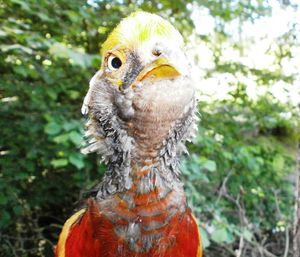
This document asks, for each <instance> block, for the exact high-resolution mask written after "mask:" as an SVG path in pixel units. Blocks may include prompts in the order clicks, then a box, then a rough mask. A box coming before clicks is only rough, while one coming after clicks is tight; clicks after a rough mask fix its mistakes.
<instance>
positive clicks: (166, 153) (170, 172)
mask: <svg viewBox="0 0 300 257" xmlns="http://www.w3.org/2000/svg"><path fill="white" fill-rule="evenodd" d="M170 116H171V115H170V114H169V117H170ZM103 117H104V115H103V114H102V121H101V122H102V127H103V130H104V131H106V133H107V137H111V140H108V141H109V142H111V145H109V146H107V148H108V150H109V151H110V154H109V155H107V159H106V160H107V164H108V170H107V172H106V174H105V176H104V178H103V180H102V182H101V183H100V185H99V187H98V192H97V198H99V199H106V198H107V197H109V196H111V195H113V194H115V193H122V192H126V191H131V192H135V193H138V194H147V193H151V192H154V191H160V192H161V194H162V195H164V194H166V193H167V192H169V191H172V190H175V191H182V190H183V189H182V183H181V181H180V171H179V167H178V166H179V157H180V155H181V153H182V152H183V151H185V146H184V142H185V141H186V140H188V139H189V138H190V137H192V136H193V133H194V130H195V127H196V126H195V121H196V115H195V103H192V104H191V106H190V108H187V110H186V112H185V113H184V115H182V117H181V118H179V119H171V118H170V119H168V120H163V119H161V120H159V119H157V118H156V122H153V119H154V118H153V117H151V113H150V114H149V113H142V114H140V115H136V116H135V118H134V119H131V120H130V121H123V120H121V119H120V118H118V117H109V116H107V119H104V118H103ZM162 117H166V116H165V115H162Z"/></svg>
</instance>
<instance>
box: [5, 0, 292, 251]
mask: <svg viewBox="0 0 300 257" xmlns="http://www.w3.org/2000/svg"><path fill="white" fill-rule="evenodd" d="M89 3H90V4H88V3H87V2H86V1H83V0H77V1H68V0H56V1H46V0H40V1H35V0H28V1H22V0H7V1H4V2H3V1H2V2H0V24H1V26H0V56H1V58H0V70H1V77H0V116H1V119H0V127H1V132H0V133H1V136H0V169H1V172H0V191H1V194H0V208H1V212H0V256H6V257H8V256H22V257H27V256H53V253H52V250H53V246H54V245H55V243H56V240H57V236H58V234H59V231H60V229H61V225H62V224H63V222H64V220H65V219H66V217H67V216H69V215H70V214H71V213H72V211H73V209H74V208H75V207H76V206H78V202H77V201H78V199H81V198H83V196H84V195H85V192H86V191H87V190H89V189H90V188H92V187H93V185H95V183H96V182H97V181H98V180H99V179H100V178H101V176H102V175H103V172H104V170H105V167H104V166H102V165H100V164H99V162H98V161H97V160H96V156H83V155H82V154H81V153H80V151H79V148H80V145H81V143H82V132H83V124H84V120H83V119H82V117H81V114H80V106H81V103H82V99H83V96H84V94H85V93H86V91H87V85H88V81H89V79H90V78H91V76H92V75H93V74H94V72H95V71H96V70H97V69H98V67H99V66H100V62H101V58H100V56H99V48H100V45H101V43H102V42H103V41H104V39H105V38H106V36H107V34H108V33H109V31H110V30H111V29H112V27H114V26H115V24H116V23H117V22H118V21H119V20H120V18H121V17H124V16H126V15H128V14H129V13H130V12H132V11H134V10H137V9H143V10H145V11H151V12H156V13H159V14H161V15H162V16H164V17H166V18H170V19H171V21H172V22H174V23H175V25H176V26H177V27H178V28H179V29H180V30H181V31H182V32H183V34H184V35H185V36H187V35H189V34H190V33H191V32H192V30H193V23H192V20H191V19H190V18H189V17H190V13H191V10H192V4H193V5H202V6H206V7H207V8H208V9H209V11H210V13H211V15H212V16H213V17H214V18H215V20H216V21H217V24H218V26H217V28H216V33H217V35H218V37H219V38H220V39H221V40H220V42H219V43H218V44H217V45H214V44H211V48H212V49H214V53H215V64H216V68H215V69H214V70H213V71H209V72H207V74H206V76H207V77H210V76H211V74H212V73H214V72H228V73H232V74H235V73H237V72H239V73H242V74H254V75H255V76H257V78H258V79H257V83H258V84H260V85H262V86H268V85H270V84H272V83H273V82H274V80H284V81H287V82H292V81H293V77H292V76H284V75H283V74H282V73H281V72H280V70H278V71H272V72H270V71H268V70H255V69H251V68H249V67H246V66H244V65H241V64H239V63H234V62H232V63H224V62H222V58H220V55H218V53H220V52H221V49H222V47H221V46H222V40H223V41H226V40H227V38H228V37H230V35H227V34H226V33H225V31H224V26H223V25H224V24H226V22H229V21H231V20H234V19H235V18H240V19H241V20H253V19H255V18H257V17H258V16H262V15H268V14H269V13H270V6H269V5H268V4H265V1H261V0H257V1H251V4H250V2H249V1H222V0H218V1H208V0H197V1H192V0H189V1H171V0H163V1H160V2H159V3H158V2H157V1H119V0H116V1H89ZM201 39H202V40H204V41H207V42H209V39H208V38H206V37H201ZM284 42H286V41H284ZM282 47H284V46H282ZM283 50H284V49H283ZM281 53H282V55H280V56H279V57H278V58H279V59H280V58H283V56H287V55H289V53H288V52H286V51H285V52H284V51H283V52H282V51H281ZM231 94H232V98H231V100H224V101H216V102H213V103H206V102H202V103H201V104H200V107H199V110H200V113H201V118H202V120H201V123H200V124H199V133H198V135H197V138H196V142H195V144H194V145H190V153H191V156H190V157H189V158H187V159H185V160H183V164H182V171H183V175H184V179H185V180H186V181H185V182H186V191H187V194H188V197H189V200H190V204H191V206H192V207H193V209H194V211H195V213H196V216H197V218H199V219H200V220H201V231H202V238H203V244H204V246H205V247H208V248H207V256H209V254H210V253H211V254H215V255H213V256H228V255H226V254H223V255H222V254H219V253H218V252H217V254H216V253H215V252H214V249H216V245H219V246H220V247H221V248H222V247H223V246H224V245H226V246H228V247H233V248H234V246H235V244H236V242H237V240H238V239H239V238H240V237H241V236H243V237H245V238H246V239H247V240H248V241H251V240H252V239H253V238H254V237H256V238H259V237H260V236H261V235H262V234H274V233H275V232H274V231H277V230H278V229H279V230H280V229H281V228H282V227H286V226H288V224H289V223H290V220H291V215H292V212H291V209H292V200H293V199H292V184H291V182H290V181H288V180H287V175H288V174H289V173H290V172H291V171H292V169H293V158H292V156H293V152H292V150H291V149H292V143H293V141H294V139H295V138H296V137H297V133H296V129H297V121H296V115H294V114H293V115H292V116H291V118H285V117H284V116H283V115H282V114H284V113H291V112H292V111H293V110H292V108H291V106H285V105H282V104H280V103H278V101H276V99H274V98H273V97H272V95H264V96H262V97H260V98H259V99H257V100H255V101H254V100H251V99H249V98H248V97H247V94H246V93H245V85H242V84H241V83H238V84H237V85H236V88H235V89H234V90H232V92H231ZM71 203H74V204H73V205H72V204H71ZM239 208H240V209H239ZM241 210H246V214H245V215H246V220H243V219H242V220H241V217H239V214H240V211H241ZM278 210H280V211H278Z"/></svg>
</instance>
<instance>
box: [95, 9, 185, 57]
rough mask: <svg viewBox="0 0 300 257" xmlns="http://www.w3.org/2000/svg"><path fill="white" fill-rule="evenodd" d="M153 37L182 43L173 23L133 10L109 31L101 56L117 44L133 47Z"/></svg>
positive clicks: (154, 15)
mask: <svg viewBox="0 0 300 257" xmlns="http://www.w3.org/2000/svg"><path fill="white" fill-rule="evenodd" d="M155 37H162V38H163V37H165V38H167V39H168V40H175V42H176V43H177V44H179V45H181V44H183V39H182V36H181V34H180V33H179V32H178V31H177V30H176V29H175V28H174V27H173V25H172V24H171V23H170V22H168V21H167V20H164V19H163V18H162V17H160V16H158V15H156V14H152V13H147V12H142V11H139V12H134V13H132V14H131V15H129V16H128V17H127V18H125V19H123V20H122V21H121V22H120V23H119V25H118V26H117V27H116V28H115V29H114V30H113V31H112V32H111V34H110V35H109V36H108V38H107V40H106V41H105V42H104V43H103V45H102V51H101V53H102V56H103V57H104V56H105V55H106V53H107V52H108V51H110V50H112V49H114V48H115V47H117V46H120V45H121V46H124V47H126V48H134V47H137V46H139V45H140V44H143V43H145V42H147V41H149V40H151V39H152V38H155Z"/></svg>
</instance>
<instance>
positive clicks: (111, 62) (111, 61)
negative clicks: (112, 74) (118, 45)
mask: <svg viewBox="0 0 300 257" xmlns="http://www.w3.org/2000/svg"><path fill="white" fill-rule="evenodd" d="M107 65H108V68H109V69H110V70H117V69H119V68H120V67H121V66H122V61H121V59H120V58H119V57H117V56H115V55H111V56H109V57H108V60H107Z"/></svg>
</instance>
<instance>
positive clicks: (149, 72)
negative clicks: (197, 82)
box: [136, 57, 181, 82]
mask: <svg viewBox="0 0 300 257" xmlns="http://www.w3.org/2000/svg"><path fill="white" fill-rule="evenodd" d="M180 75H181V73H180V72H179V71H178V70H177V69H176V68H175V67H174V66H173V65H171V64H170V63H169V62H168V60H167V59H166V58H164V57H161V58H158V59H157V60H155V61H154V62H153V63H151V64H150V65H148V66H146V67H145V68H144V69H143V70H142V71H141V72H140V74H139V75H138V76H137V79H136V82H140V81H143V80H145V79H153V80H160V79H167V78H175V77H178V76H180Z"/></svg>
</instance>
